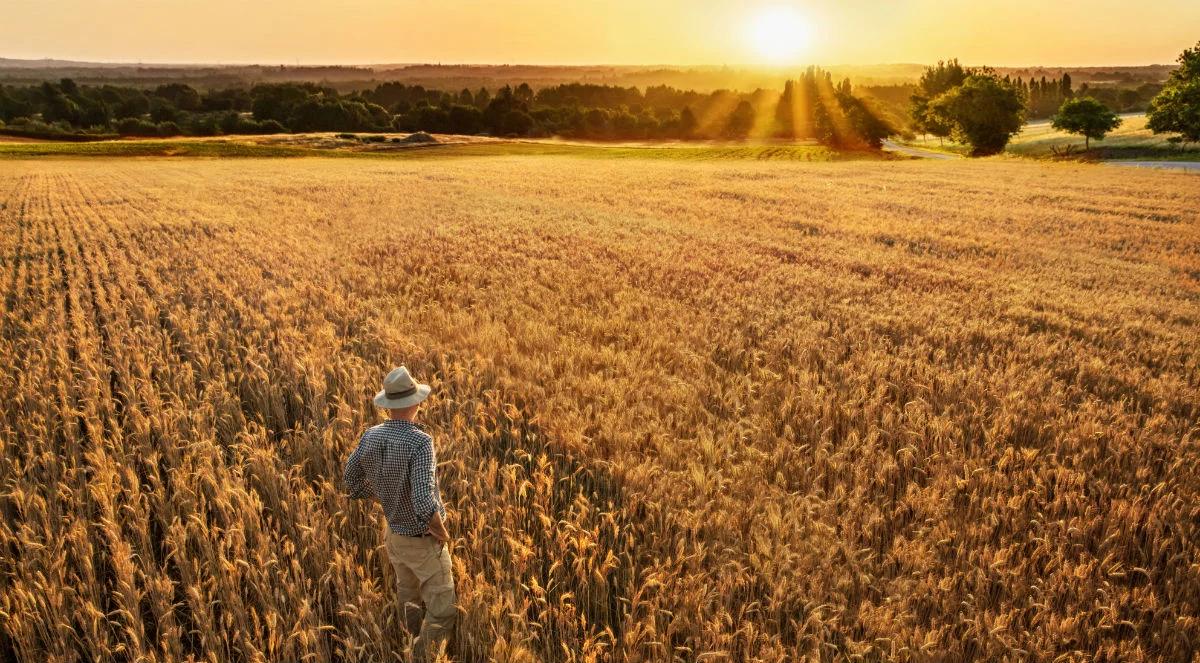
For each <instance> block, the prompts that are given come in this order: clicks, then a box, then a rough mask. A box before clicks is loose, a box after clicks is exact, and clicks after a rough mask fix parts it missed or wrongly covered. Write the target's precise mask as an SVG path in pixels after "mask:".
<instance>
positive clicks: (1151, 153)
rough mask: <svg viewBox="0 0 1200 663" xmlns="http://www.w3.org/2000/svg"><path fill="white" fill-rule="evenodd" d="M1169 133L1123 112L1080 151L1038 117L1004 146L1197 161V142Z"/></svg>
mask: <svg viewBox="0 0 1200 663" xmlns="http://www.w3.org/2000/svg"><path fill="white" fill-rule="evenodd" d="M1169 137H1170V135H1169V134H1157V135H1156V134H1154V133H1153V132H1151V131H1150V130H1149V129H1147V128H1146V116H1145V115H1144V114H1132V115H1124V116H1122V118H1121V126H1120V127H1118V128H1117V129H1116V130H1115V131H1113V132H1112V133H1110V134H1109V135H1108V137H1107V138H1105V139H1104V140H1103V141H1092V147H1091V150H1090V151H1089V152H1087V153H1086V155H1085V154H1084V153H1083V137H1081V136H1077V135H1073V134H1068V133H1064V132H1061V131H1057V130H1055V129H1054V128H1052V127H1051V126H1050V121H1049V120H1040V121H1037V122H1033V123H1030V124H1028V125H1026V126H1025V128H1024V129H1023V130H1022V131H1021V133H1020V134H1018V135H1017V136H1015V137H1014V138H1013V139H1012V141H1011V142H1010V143H1009V145H1008V149H1007V150H1006V151H1007V152H1008V153H1009V154H1016V155H1020V156H1031V157H1049V156H1053V152H1052V151H1051V150H1052V149H1055V148H1057V149H1060V150H1061V149H1062V148H1065V147H1067V146H1075V149H1076V150H1078V151H1077V152H1075V153H1074V154H1073V155H1072V156H1074V157H1083V156H1087V157H1089V158H1094V159H1117V160H1120V159H1128V160H1135V161H1136V160H1148V161H1175V160H1179V161H1200V145H1189V146H1187V148H1186V149H1185V148H1182V147H1180V146H1179V145H1176V144H1173V143H1170V142H1168V141H1167V139H1168V138H1169ZM905 144H906V145H912V146H914V147H922V148H925V149H931V150H938V151H944V152H951V153H954V154H966V153H967V152H968V149H967V148H966V147H965V146H963V145H959V144H957V143H954V142H953V141H950V140H946V141H939V140H938V139H937V138H934V137H931V136H926V137H925V138H922V137H920V136H918V137H917V138H916V139H914V140H911V141H905Z"/></svg>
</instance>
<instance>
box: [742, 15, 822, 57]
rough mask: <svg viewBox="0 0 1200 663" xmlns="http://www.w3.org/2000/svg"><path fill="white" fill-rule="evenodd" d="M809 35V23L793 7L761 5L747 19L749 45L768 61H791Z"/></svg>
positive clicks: (805, 45)
mask: <svg viewBox="0 0 1200 663" xmlns="http://www.w3.org/2000/svg"><path fill="white" fill-rule="evenodd" d="M811 38H812V26H811V24H810V23H809V22H808V20H807V19H806V18H805V17H804V16H803V15H802V14H801V13H800V12H799V11H797V10H796V9H795V8H793V7H787V6H774V7H764V8H762V9H759V10H758V11H756V12H754V13H753V14H751V16H750V19H749V21H747V23H746V41H747V42H748V43H749V45H750V48H751V49H752V50H753V51H754V52H755V53H757V54H758V56H759V57H760V58H762V59H763V60H764V61H766V62H768V63H771V64H794V63H795V61H796V58H798V57H799V56H800V55H801V54H803V53H804V51H805V50H806V49H807V48H808V43H809V40H810V39H811Z"/></svg>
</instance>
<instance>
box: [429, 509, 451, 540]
mask: <svg viewBox="0 0 1200 663" xmlns="http://www.w3.org/2000/svg"><path fill="white" fill-rule="evenodd" d="M429 533H430V534H431V535H432V536H433V538H434V539H435V540H436V541H437V542H438V543H440V544H442V545H443V546H444V545H447V544H448V543H450V533H449V532H447V531H446V524H445V523H443V522H442V514H440V513H438V512H437V511H436V510H435V511H434V512H433V515H432V516H430V518H429Z"/></svg>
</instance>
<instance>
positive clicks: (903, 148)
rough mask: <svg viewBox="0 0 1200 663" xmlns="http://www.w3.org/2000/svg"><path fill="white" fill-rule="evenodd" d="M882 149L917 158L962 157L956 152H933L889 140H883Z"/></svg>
mask: <svg viewBox="0 0 1200 663" xmlns="http://www.w3.org/2000/svg"><path fill="white" fill-rule="evenodd" d="M883 149H885V150H887V151H888V152H896V153H897V154H904V155H907V156H910V157H916V158H918V159H961V158H962V157H960V156H958V155H957V154H947V153H945V152H934V151H933V150H923V149H921V148H919V147H909V146H907V145H901V144H899V143H894V142H892V141H890V140H885V141H883Z"/></svg>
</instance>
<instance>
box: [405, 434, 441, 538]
mask: <svg viewBox="0 0 1200 663" xmlns="http://www.w3.org/2000/svg"><path fill="white" fill-rule="evenodd" d="M436 473H437V458H436V456H435V455H434V453H433V440H432V439H431V438H430V437H429V436H427V435H422V436H420V439H419V441H418V442H417V443H416V445H415V447H414V449H413V455H412V463H411V464H410V465H409V482H410V485H411V486H412V505H413V515H414V516H416V518H417V522H419V523H422V524H424V523H427V522H429V519H430V518H433V512H434V511H438V512H440V511H441V504H440V498H439V496H438V490H437V474H436Z"/></svg>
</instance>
